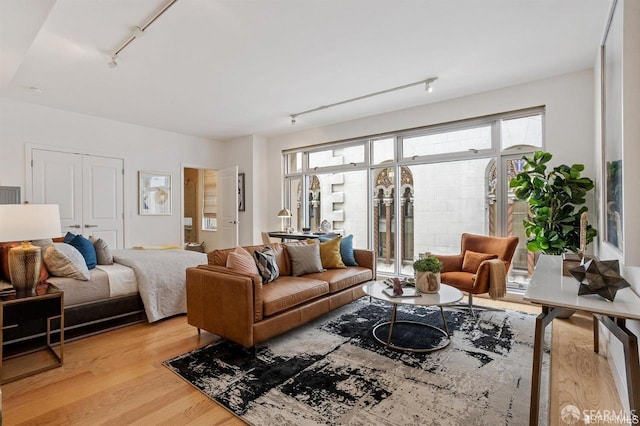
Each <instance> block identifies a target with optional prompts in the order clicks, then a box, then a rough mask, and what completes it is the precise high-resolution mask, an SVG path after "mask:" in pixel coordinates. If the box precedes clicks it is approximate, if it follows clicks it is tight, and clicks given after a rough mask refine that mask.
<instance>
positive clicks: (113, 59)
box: [107, 55, 118, 68]
mask: <svg viewBox="0 0 640 426" xmlns="http://www.w3.org/2000/svg"><path fill="white" fill-rule="evenodd" d="M117 59H118V57H117V56H116V55H113V56H112V57H111V60H110V61H109V62H107V65H108V66H109V68H116V67H117V66H118V61H117Z"/></svg>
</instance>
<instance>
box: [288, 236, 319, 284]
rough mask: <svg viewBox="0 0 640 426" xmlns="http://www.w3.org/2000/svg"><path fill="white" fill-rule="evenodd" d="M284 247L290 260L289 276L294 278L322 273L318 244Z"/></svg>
mask: <svg viewBox="0 0 640 426" xmlns="http://www.w3.org/2000/svg"><path fill="white" fill-rule="evenodd" d="M286 247H287V253H288V254H289V258H291V274H292V275H293V276H294V277H297V276H299V275H304V274H312V273H314V272H322V271H323V269H322V260H321V259H320V245H319V244H307V245H295V246H289V245H288V246H286Z"/></svg>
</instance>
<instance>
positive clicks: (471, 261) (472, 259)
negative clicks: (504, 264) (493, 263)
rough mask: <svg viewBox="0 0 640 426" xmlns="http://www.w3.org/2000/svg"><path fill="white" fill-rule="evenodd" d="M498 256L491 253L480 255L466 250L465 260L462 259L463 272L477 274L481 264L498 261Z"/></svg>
mask: <svg viewBox="0 0 640 426" xmlns="http://www.w3.org/2000/svg"><path fill="white" fill-rule="evenodd" d="M497 258H498V255H497V254H491V253H478V252H475V251H471V250H465V252H464V259H462V270H463V271H464V272H470V273H472V274H475V273H476V272H478V268H479V267H480V264H481V263H482V262H484V261H485V260H490V259H497Z"/></svg>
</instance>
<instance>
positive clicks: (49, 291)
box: [0, 283, 64, 384]
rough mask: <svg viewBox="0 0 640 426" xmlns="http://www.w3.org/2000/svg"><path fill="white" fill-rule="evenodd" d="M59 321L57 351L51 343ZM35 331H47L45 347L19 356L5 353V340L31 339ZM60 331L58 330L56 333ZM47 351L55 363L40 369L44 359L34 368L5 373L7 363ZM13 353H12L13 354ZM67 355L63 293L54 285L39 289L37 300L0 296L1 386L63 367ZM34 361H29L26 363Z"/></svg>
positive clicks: (27, 351) (47, 364)
mask: <svg viewBox="0 0 640 426" xmlns="http://www.w3.org/2000/svg"><path fill="white" fill-rule="evenodd" d="M56 319H59V323H60V330H59V331H60V340H59V342H58V344H57V345H55V346H57V351H56V348H55V347H54V342H52V339H51V334H52V331H53V325H52V323H53V321H54V320H56ZM32 330H36V332H38V330H46V334H45V337H46V343H45V345H44V347H42V346H40V347H37V348H30V349H26V350H23V351H18V352H16V353H10V354H7V353H5V352H6V351H5V345H6V340H11V336H12V335H15V336H20V337H23V336H24V335H29V334H31V333H32V332H33V331H32ZM55 331H57V330H55ZM41 351H44V352H46V353H47V354H48V355H50V356H49V357H48V358H50V359H51V361H52V362H48V363H46V364H45V365H40V363H41V359H40V357H39V358H38V362H34V364H36V365H34V366H28V367H32V368H25V369H23V368H20V369H19V371H17V372H13V373H12V372H11V371H6V370H7V368H5V367H6V364H7V363H6V361H7V360H8V359H13V358H17V357H22V356H26V355H28V354H34V353H37V352H41ZM12 352H13V351H12ZM63 355H64V292H63V291H62V290H60V289H58V288H57V287H56V286H54V285H53V284H49V283H42V284H40V285H38V289H37V294H36V295H35V296H16V295H15V294H9V295H2V296H0V384H3V383H8V382H11V381H14V380H18V379H21V378H23V377H27V376H31V375H33V374H36V373H40V372H42V371H46V370H50V369H52V368H56V367H60V366H61V365H62V362H63ZM29 361H31V360H28V361H27V363H28V362H29Z"/></svg>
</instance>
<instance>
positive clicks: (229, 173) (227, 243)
mask: <svg viewBox="0 0 640 426" xmlns="http://www.w3.org/2000/svg"><path fill="white" fill-rule="evenodd" d="M217 189H218V199H217V203H218V232H219V233H220V237H219V239H218V242H219V243H218V244H219V245H220V247H221V248H231V247H236V246H237V245H238V166H233V167H229V168H228V169H222V170H220V171H218V188H217Z"/></svg>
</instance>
